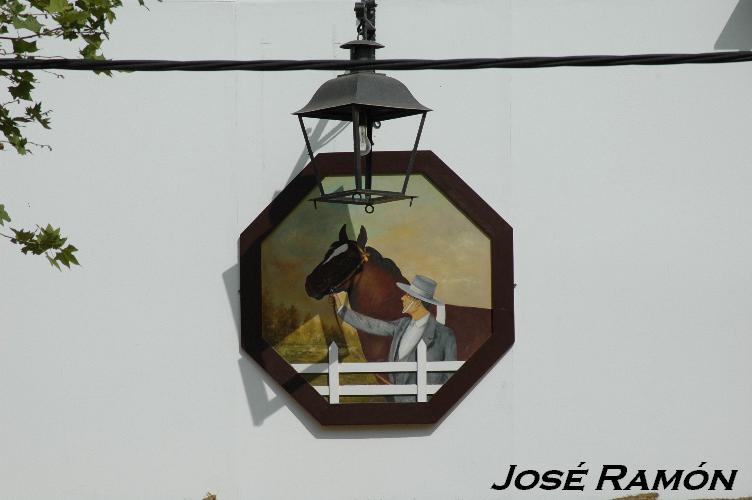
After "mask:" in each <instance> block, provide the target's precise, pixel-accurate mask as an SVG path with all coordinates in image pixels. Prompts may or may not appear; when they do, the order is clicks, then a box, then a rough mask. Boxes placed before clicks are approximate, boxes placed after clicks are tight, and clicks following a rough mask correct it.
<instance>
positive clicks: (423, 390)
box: [417, 339, 428, 403]
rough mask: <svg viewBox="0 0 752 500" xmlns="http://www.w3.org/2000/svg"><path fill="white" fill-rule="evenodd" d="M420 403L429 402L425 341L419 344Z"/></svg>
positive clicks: (418, 377)
mask: <svg viewBox="0 0 752 500" xmlns="http://www.w3.org/2000/svg"><path fill="white" fill-rule="evenodd" d="M417 354H418V371H417V382H418V403H425V402H427V401H428V387H427V386H428V363H427V361H426V343H425V342H423V339H420V342H418V352H417Z"/></svg>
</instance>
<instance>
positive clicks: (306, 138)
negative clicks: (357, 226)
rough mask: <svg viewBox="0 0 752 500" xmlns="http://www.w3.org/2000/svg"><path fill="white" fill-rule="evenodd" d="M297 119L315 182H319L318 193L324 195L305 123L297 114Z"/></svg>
mask: <svg viewBox="0 0 752 500" xmlns="http://www.w3.org/2000/svg"><path fill="white" fill-rule="evenodd" d="M298 121H299V122H300V130H302V131H303V138H304V139H305V145H306V148H307V149H308V156H309V157H310V158H311V165H312V166H313V171H314V173H315V174H316V182H318V184H319V193H321V195H322V196H323V195H324V186H323V185H322V184H321V174H320V173H319V168H318V167H317V166H316V162H315V161H314V159H313V149H311V142H310V141H309V140H308V133H307V132H306V129H305V125H303V117H302V116H300V115H298Z"/></svg>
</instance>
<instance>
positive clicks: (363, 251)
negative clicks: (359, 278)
mask: <svg viewBox="0 0 752 500" xmlns="http://www.w3.org/2000/svg"><path fill="white" fill-rule="evenodd" d="M355 248H357V249H358V253H360V262H358V265H356V266H355V267H354V268H353V270H352V271H350V273H349V274H348V275H347V276H345V278H344V279H343V280H342V281H340V282H339V283H337V284H336V285H334V286H333V287H330V288H329V291H328V294H329V295H331V294H333V293H337V292H336V291H335V290H337V289H338V288H339V287H341V286H342V285H344V284H345V283H347V281H348V280H350V279H351V278H352V277H353V276H355V275H356V274H358V273H359V272H360V271H361V270H362V269H363V265H364V264H365V263H366V262H368V257H370V254H369V253H368V252H367V251H366V249H365V248H363V247H361V246H360V245H358V244H357V243H356V244H355Z"/></svg>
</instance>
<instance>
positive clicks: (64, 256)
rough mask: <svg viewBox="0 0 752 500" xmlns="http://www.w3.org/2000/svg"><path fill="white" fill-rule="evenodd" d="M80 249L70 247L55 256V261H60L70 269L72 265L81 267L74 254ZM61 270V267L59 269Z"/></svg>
mask: <svg viewBox="0 0 752 500" xmlns="http://www.w3.org/2000/svg"><path fill="white" fill-rule="evenodd" d="M77 251H78V249H77V248H76V247H74V246H73V245H68V246H67V247H65V248H63V249H62V250H60V251H59V252H58V253H57V255H55V259H54V260H55V261H59V262H60V263H62V264H63V265H64V266H65V267H67V268H70V265H71V264H74V265H76V266H78V265H80V264H79V263H78V260H77V259H76V256H75V255H73V252H77ZM58 269H59V267H58Z"/></svg>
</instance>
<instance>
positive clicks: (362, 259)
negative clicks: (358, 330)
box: [329, 243, 391, 384]
mask: <svg viewBox="0 0 752 500" xmlns="http://www.w3.org/2000/svg"><path fill="white" fill-rule="evenodd" d="M355 248H357V249H358V252H359V253H360V262H358V265H357V266H355V268H354V269H353V270H352V271H350V273H349V274H348V275H347V276H345V279H343V280H342V281H340V282H339V283H337V284H336V285H335V286H333V287H331V288H330V289H329V300H330V302H331V304H332V314H333V315H334V321H335V322H336V323H337V328H338V329H339V333H340V335H342V337H343V338H344V336H345V332H344V330H343V329H342V323H340V319H339V315H338V314H337V306H336V304H335V301H334V297H333V296H332V294H333V293H336V292H335V290H336V289H337V288H339V287H341V286H342V285H344V284H345V283H347V281H348V280H350V279H351V278H352V277H353V276H355V275H356V274H358V273H359V272H360V270H361V269H363V265H364V264H365V263H366V262H368V257H370V254H369V253H368V252H367V251H366V249H365V248H363V247H361V246H360V245H358V244H357V243H355ZM373 375H374V376H375V377H376V378H377V379H378V380H379V381H381V382H382V383H383V384H391V382H390V381H389V380H388V379H386V378H384V377H383V376H382V375H380V374H378V373H374V374H373Z"/></svg>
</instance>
